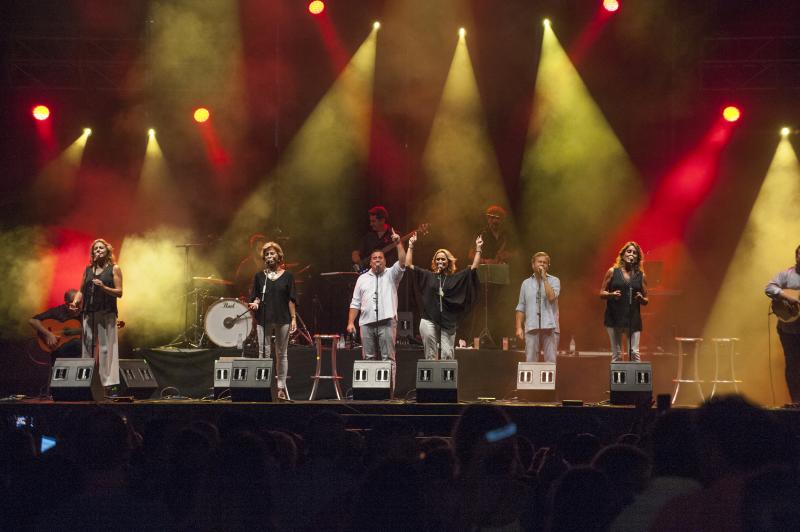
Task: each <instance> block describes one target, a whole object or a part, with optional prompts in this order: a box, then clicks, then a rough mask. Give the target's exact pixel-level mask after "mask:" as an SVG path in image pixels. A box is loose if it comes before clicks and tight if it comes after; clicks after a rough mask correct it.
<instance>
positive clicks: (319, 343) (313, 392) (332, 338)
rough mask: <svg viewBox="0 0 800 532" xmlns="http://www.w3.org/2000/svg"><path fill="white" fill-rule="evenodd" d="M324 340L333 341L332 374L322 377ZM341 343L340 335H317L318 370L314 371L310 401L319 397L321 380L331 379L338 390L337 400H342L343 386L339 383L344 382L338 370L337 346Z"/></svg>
mask: <svg viewBox="0 0 800 532" xmlns="http://www.w3.org/2000/svg"><path fill="white" fill-rule="evenodd" d="M323 340H330V341H331V349H330V353H331V374H330V375H320V372H321V371H322V352H323V348H324V346H323V345H322V341H323ZM338 343H339V335H338V334H315V335H314V345H315V346H316V348H317V368H316V369H315V370H314V375H312V376H311V378H312V379H313V380H314V384H313V386H311V395H309V396H308V400H309V401H313V400H314V399H315V398H316V396H317V386H319V380H320V379H330V380H332V381H333V386H334V388H335V389H336V398H337V399H338V400H340V401H341V400H342V385H341V384H340V383H339V381H340V380H342V377H340V376H339V372H338V371H337V370H336V345H337V344H338Z"/></svg>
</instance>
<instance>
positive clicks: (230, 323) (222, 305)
mask: <svg viewBox="0 0 800 532" xmlns="http://www.w3.org/2000/svg"><path fill="white" fill-rule="evenodd" d="M254 323H255V318H254V316H253V312H252V311H251V310H250V308H248V306H247V304H246V303H242V302H241V301H239V300H238V299H233V298H223V299H219V300H217V301H215V302H214V303H212V304H211V305H209V307H208V309H207V310H206V317H205V321H204V325H205V331H206V336H208V339H209V340H211V341H212V342H214V344H216V345H218V346H219V347H236V346H237V344H238V343H239V342H240V341H241V342H244V341H245V340H246V339H247V337H248V336H250V333H252V332H253V324H254Z"/></svg>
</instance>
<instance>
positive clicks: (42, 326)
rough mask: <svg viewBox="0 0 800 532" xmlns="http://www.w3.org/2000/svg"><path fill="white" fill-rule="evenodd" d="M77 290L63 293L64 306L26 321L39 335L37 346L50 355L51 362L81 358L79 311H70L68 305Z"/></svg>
mask: <svg viewBox="0 0 800 532" xmlns="http://www.w3.org/2000/svg"><path fill="white" fill-rule="evenodd" d="M76 292H77V290H75V289H74V288H70V289H69V290H67V291H66V292H65V293H64V304H63V305H58V306H55V307H53V308H51V309H48V310H45V311H44V312H42V313H41V314H37V315H36V316H34V317H32V318H31V319H29V320H28V323H30V325H31V327H33V329H34V330H35V331H36V333H37V334H38V335H39V345H40V347H42V349H43V350H45V351H48V352H50V353H52V360H55V359H56V358H65V357H80V356H81V340H80V334H81V323H80V310H75V311H73V310H70V308H69V303H71V302H72V299H73V298H74V297H75V293H76Z"/></svg>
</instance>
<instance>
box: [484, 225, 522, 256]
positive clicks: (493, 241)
mask: <svg viewBox="0 0 800 532" xmlns="http://www.w3.org/2000/svg"><path fill="white" fill-rule="evenodd" d="M480 234H481V238H482V239H483V248H482V249H481V258H482V259H492V260H497V252H498V251H500V250H501V249H502V250H503V251H506V252H509V251H512V248H513V247H514V243H513V242H512V241H511V239H510V238H509V237H508V233H507V232H506V231H505V230H503V229H501V230H500V233H498V235H497V238H495V236H494V233H492V230H491V229H489V228H488V227H485V228H484V229H483V231H481V233H480Z"/></svg>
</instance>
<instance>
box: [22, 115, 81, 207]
mask: <svg viewBox="0 0 800 532" xmlns="http://www.w3.org/2000/svg"><path fill="white" fill-rule="evenodd" d="M91 133H92V131H91V130H90V129H89V128H85V129H84V130H83V134H81V136H79V137H78V138H77V139H75V141H74V142H73V143H72V144H70V145H69V146H68V147H67V148H66V149H65V150H64V151H63V152H61V154H60V155H59V156H58V157H56V158H55V159H53V160H52V161H50V162H49V163H48V164H47V165H46V166H45V167H44V168H43V169H42V170H41V171H40V172H39V174H38V175H37V176H36V180H35V182H34V185H33V197H34V198H35V202H36V206H37V208H38V209H42V210H50V209H52V208H53V205H58V204H61V203H63V202H65V201H67V200H68V199H69V198H71V196H72V193H73V190H74V188H75V180H76V179H77V177H78V170H79V169H80V166H81V161H82V160H83V154H84V151H85V149H86V142H87V140H88V139H89V135H91Z"/></svg>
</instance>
